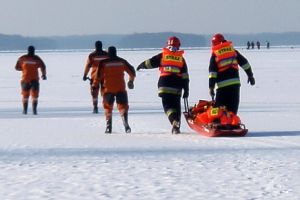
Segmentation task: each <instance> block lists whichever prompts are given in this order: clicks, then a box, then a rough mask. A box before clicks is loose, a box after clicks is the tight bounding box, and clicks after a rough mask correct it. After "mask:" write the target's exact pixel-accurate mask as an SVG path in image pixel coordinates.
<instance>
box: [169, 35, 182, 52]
mask: <svg viewBox="0 0 300 200" xmlns="http://www.w3.org/2000/svg"><path fill="white" fill-rule="evenodd" d="M167 45H168V46H172V47H176V48H177V49H179V47H180V40H179V39H178V38H177V37H175V36H172V37H169V39H168V42H167Z"/></svg>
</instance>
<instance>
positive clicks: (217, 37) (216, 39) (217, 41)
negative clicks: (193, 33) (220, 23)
mask: <svg viewBox="0 0 300 200" xmlns="http://www.w3.org/2000/svg"><path fill="white" fill-rule="evenodd" d="M224 41H225V38H224V36H223V35H222V34H221V33H217V34H215V35H214V36H213V37H212V39H211V44H212V46H216V45H218V44H221V43H222V42H224Z"/></svg>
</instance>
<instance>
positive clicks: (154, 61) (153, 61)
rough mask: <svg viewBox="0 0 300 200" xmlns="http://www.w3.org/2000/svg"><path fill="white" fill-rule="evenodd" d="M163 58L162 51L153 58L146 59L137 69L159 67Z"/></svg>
mask: <svg viewBox="0 0 300 200" xmlns="http://www.w3.org/2000/svg"><path fill="white" fill-rule="evenodd" d="M161 58H162V53H160V54H157V55H156V56H153V57H152V58H150V59H148V60H145V61H144V62H142V63H141V64H139V66H138V67H137V69H136V70H137V71H139V70H140V69H153V68H158V67H159V66H160V62H161Z"/></svg>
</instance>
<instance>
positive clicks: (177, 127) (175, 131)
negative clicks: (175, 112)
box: [172, 120, 180, 134]
mask: <svg viewBox="0 0 300 200" xmlns="http://www.w3.org/2000/svg"><path fill="white" fill-rule="evenodd" d="M172 126H173V127H172V134H179V133H180V122H178V121H176V120H174V121H173V123H172Z"/></svg>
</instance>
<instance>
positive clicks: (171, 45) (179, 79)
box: [137, 36, 189, 134]
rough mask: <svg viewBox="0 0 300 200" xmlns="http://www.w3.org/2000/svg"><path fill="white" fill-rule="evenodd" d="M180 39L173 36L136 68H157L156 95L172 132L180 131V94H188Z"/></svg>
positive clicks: (185, 67)
mask: <svg viewBox="0 0 300 200" xmlns="http://www.w3.org/2000/svg"><path fill="white" fill-rule="evenodd" d="M179 47H180V40H179V39H178V38H177V37H175V36H173V37H170V38H169V39H168V41H167V45H166V46H165V47H164V48H163V50H162V53H159V54H157V55H155V56H153V57H152V58H150V59H149V60H146V61H144V62H142V63H141V64H140V65H139V66H138V67H137V70H140V69H153V68H159V71H160V77H159V80H158V96H159V97H161V99H162V105H163V108H164V111H165V113H166V115H167V116H168V119H169V121H170V123H171V125H172V133H174V134H178V133H180V120H181V95H182V90H184V92H183V96H182V97H183V98H188V96H189V75H188V68H187V65H186V62H185V59H184V58H183V53H184V51H183V50H179Z"/></svg>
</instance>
